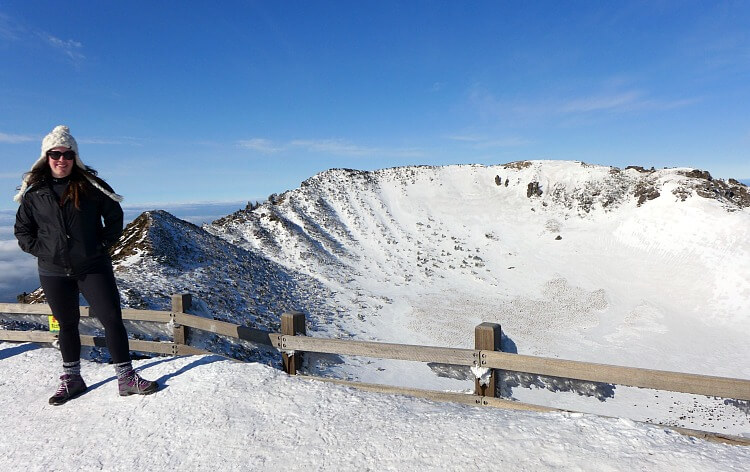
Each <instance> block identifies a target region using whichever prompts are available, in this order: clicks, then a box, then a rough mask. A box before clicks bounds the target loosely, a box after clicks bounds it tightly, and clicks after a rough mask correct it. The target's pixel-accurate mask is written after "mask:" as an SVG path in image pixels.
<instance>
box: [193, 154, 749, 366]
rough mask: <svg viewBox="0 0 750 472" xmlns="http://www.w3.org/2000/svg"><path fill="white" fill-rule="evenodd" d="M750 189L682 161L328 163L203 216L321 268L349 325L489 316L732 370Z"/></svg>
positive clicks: (589, 348)
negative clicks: (223, 212) (619, 164)
mask: <svg viewBox="0 0 750 472" xmlns="http://www.w3.org/2000/svg"><path fill="white" fill-rule="evenodd" d="M749 205H750V194H748V190H747V187H746V186H744V185H743V184H741V183H739V182H737V181H734V180H730V181H729V182H724V181H722V180H715V179H712V178H711V176H710V174H709V173H708V172H705V171H700V170H694V169H664V170H653V169H652V170H646V169H643V168H637V167H633V168H628V169H625V170H620V169H617V168H612V167H603V166H592V165H587V164H584V163H580V162H560V161H524V162H515V163H510V164H506V165H499V166H447V167H402V168H394V169H385V170H380V171H374V172H363V171H354V170H346V169H334V170H329V171H326V172H323V173H321V174H318V175H316V176H314V177H312V178H310V179H308V180H306V181H305V182H303V183H302V185H301V186H300V188H298V189H295V190H292V191H288V192H285V193H283V194H281V195H272V196H271V197H270V198H269V199H268V201H266V202H264V203H263V204H261V205H259V206H257V207H254V208H252V209H246V210H243V211H239V212H237V213H234V214H232V215H229V216H227V217H225V218H222V219H220V220H217V221H215V222H214V223H213V224H211V225H208V226H206V230H207V231H209V232H210V233H212V234H214V235H217V236H219V237H221V238H223V239H225V240H227V241H229V242H231V243H233V244H236V245H237V246H240V247H244V248H246V249H247V250H249V251H256V252H259V253H262V254H264V255H266V256H267V257H269V258H271V259H272V260H273V261H275V262H276V263H278V264H279V265H281V266H283V267H286V268H287V269H289V270H293V271H295V272H299V273H303V274H307V275H309V276H310V277H312V278H314V279H316V280H318V281H320V282H321V283H322V284H323V285H324V286H326V287H328V288H329V289H330V290H331V292H333V293H335V295H334V299H332V300H331V301H330V304H329V306H330V307H331V309H332V310H336V311H338V312H339V317H340V319H341V320H343V321H342V322H341V324H343V325H344V326H345V328H344V330H345V331H349V333H350V334H352V335H355V336H363V337H370V338H377V339H382V340H388V341H391V342H415V341H416V342H419V343H425V344H435V345H443V346H460V347H470V346H471V344H472V342H473V328H474V326H475V325H476V324H478V323H480V322H482V321H493V322H499V323H501V324H502V326H503V329H504V332H505V333H506V334H507V335H508V338H509V341H511V342H512V344H513V345H514V346H515V349H517V351H518V352H520V353H529V354H538V355H545V356H552V357H563V358H573V359H580V360H591V361H599V362H609V363H615V364H626V365H633V366H643V367H658V368H663V369H671V370H690V371H693V372H698V373H706V374H714V375H727V376H739V377H745V378H748V377H750V365H749V364H748V363H747V362H746V359H747V358H750V343H747V342H746V339H747V336H748V335H750V280H749V279H748V278H747V274H748V273H750V242H748V241H750V238H748V232H750V210H748V206H749ZM300 308H302V309H304V307H300ZM321 328H325V326H321Z"/></svg>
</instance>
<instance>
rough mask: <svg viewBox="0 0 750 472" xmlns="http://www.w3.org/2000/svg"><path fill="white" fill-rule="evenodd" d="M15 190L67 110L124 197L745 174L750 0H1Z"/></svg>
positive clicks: (2, 91) (3, 112) (3, 119)
mask: <svg viewBox="0 0 750 472" xmlns="http://www.w3.org/2000/svg"><path fill="white" fill-rule="evenodd" d="M0 61H2V64H3V66H2V72H0V153H1V154H2V156H3V163H4V166H3V170H2V171H0V184H2V188H4V189H5V190H3V191H2V195H4V197H3V198H0V209H7V210H11V209H13V208H15V204H14V202H12V200H11V199H12V196H13V194H14V189H15V188H16V186H17V185H18V183H19V178H20V175H21V174H22V173H23V172H24V171H26V170H28V168H29V166H30V165H31V164H32V163H33V161H34V160H35V159H36V158H37V157H38V155H39V144H40V140H41V138H42V137H43V136H44V135H45V134H46V133H47V132H49V131H50V130H51V129H52V128H53V127H54V126H55V125H57V124H67V125H68V126H70V128H71V130H72V132H73V134H74V135H75V136H76V138H77V139H78V141H79V147H80V150H81V156H82V158H83V160H84V162H85V163H86V164H88V165H90V166H92V167H94V168H96V169H98V170H99V171H100V173H101V175H102V176H103V177H104V178H105V179H106V180H108V181H109V182H110V183H111V184H112V185H113V187H114V188H115V189H116V190H117V191H118V193H121V194H123V195H124V196H125V197H126V204H129V205H138V206H149V205H151V206H154V207H158V206H161V205H167V204H173V203H180V202H182V203H185V202H205V201H212V202H230V201H234V202H238V201H247V200H262V199H265V197H267V196H268V195H269V194H271V193H278V192H283V191H285V190H289V189H293V188H296V187H297V186H299V184H300V182H301V181H303V180H305V179H306V178H308V177H310V176H312V175H314V174H315V173H317V172H320V171H323V170H325V169H328V168H331V167H350V168H357V169H377V168H382V167H391V166H400V165H416V164H429V165H442V164H456V163H480V164H500V163H505V162H509V161H514V160H519V159H574V160H583V161H586V162H590V163H595V164H604V165H614V166H618V167H624V166H627V165H643V166H646V167H651V166H654V167H657V168H660V167H665V166H669V167H671V166H691V167H698V168H701V169H705V170H709V171H710V172H711V173H712V174H713V175H714V176H717V177H723V178H729V177H733V178H738V179H746V178H750V112H748V108H749V106H748V104H750V80H749V79H750V2H744V1H736V2H691V1H675V2H669V1H647V2H635V1H633V2H628V1H616V2H605V1H591V2H577V1H572V2H557V1H555V2H541V1H540V2H522V1H521V2H507V1H492V2H482V1H445V2H440V1H434V0H433V1H408V2H407V1H402V2H391V1H387V0H380V1H355V2H351V1H339V2H326V1H284V2H279V1H241V2H240V1H224V2H187V1H164V2H161V1H160V2H143V1H132V2H90V1H89V2H83V1H75V0H72V1H67V2H64V3H62V4H61V3H60V2H46V1H28V0H4V1H3V2H1V3H0Z"/></svg>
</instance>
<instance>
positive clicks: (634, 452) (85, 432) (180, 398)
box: [0, 343, 750, 472]
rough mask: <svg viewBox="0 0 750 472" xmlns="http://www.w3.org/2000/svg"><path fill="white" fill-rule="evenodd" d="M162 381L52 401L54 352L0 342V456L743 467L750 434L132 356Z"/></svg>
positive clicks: (93, 376) (212, 360) (259, 465)
mask: <svg viewBox="0 0 750 472" xmlns="http://www.w3.org/2000/svg"><path fill="white" fill-rule="evenodd" d="M136 365H137V367H139V368H140V369H141V372H142V374H143V375H144V377H147V378H150V379H158V380H159V382H160V383H161V384H163V385H164V387H163V389H162V390H160V391H159V392H157V393H155V394H154V395H151V396H148V397H136V396H132V397H125V398H121V397H119V396H118V395H117V394H116V389H117V386H116V381H115V378H114V372H113V369H112V367H111V366H109V365H105V364H98V363H91V362H84V363H83V374H84V377H85V379H86V381H87V383H88V385H89V391H88V392H86V393H85V394H84V395H82V396H81V397H79V398H78V399H75V400H72V401H70V402H69V403H67V404H65V405H63V406H57V407H54V406H50V405H48V404H47V398H48V397H49V396H50V395H51V394H52V392H53V391H54V390H55V388H56V375H57V374H58V367H59V352H58V351H56V350H54V349H51V348H39V347H38V346H34V345H31V344H9V343H0V368H1V369H2V374H3V375H2V376H0V414H1V415H2V418H3V419H4V421H3V438H2V439H0V470H3V471H70V470H82V471H88V470H107V471H119V470H129V471H130V470H191V471H192V470H261V471H277V470H278V471H288V470H300V471H311V470H331V471H334V470H335V471H340V470H378V471H381V470H382V471H387V470H392V471H405V470H439V471H452V470H461V471H463V470H534V471H544V470H591V471H615V470H617V471H619V470H623V471H624V470H648V471H680V472H683V471H686V470H690V471H713V470H715V471H732V470H736V471H743V470H744V471H746V470H748V464H750V447H742V446H728V445H724V444H716V443H709V442H706V441H703V440H698V439H693V438H690V437H687V436H683V435H680V434H678V433H675V432H673V431H669V430H665V429H663V428H659V427H655V426H645V425H642V424H638V423H634V422H632V421H629V420H625V419H607V418H602V417H598V416H593V415H583V414H565V413H530V412H519V411H506V410H499V409H490V408H479V407H471V406H462V405H456V404H450V403H434V402H430V401H426V400H421V399H414V398H410V397H404V396H396V395H383V394H375V393H367V392H362V391H358V390H354V389H351V388H347V387H342V386H337V385H331V384H327V383H322V382H318V381H312V380H307V379H302V378H294V377H289V376H287V375H286V374H284V373H282V372H280V371H278V370H276V369H273V368H270V367H268V366H264V365H261V364H253V363H248V364H246V363H239V362H233V361H228V360H225V359H224V358H221V357H218V356H195V357H181V358H154V359H149V360H143V361H138V362H136Z"/></svg>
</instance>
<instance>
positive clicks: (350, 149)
mask: <svg viewBox="0 0 750 472" xmlns="http://www.w3.org/2000/svg"><path fill="white" fill-rule="evenodd" d="M289 145H290V146H292V147H296V148H302V149H306V150H308V151H312V152H324V153H328V154H336V155H342V156H365V155H372V154H377V149H375V148H367V147H362V146H357V145H355V144H351V143H348V142H346V141H344V140H340V139H296V140H294V141H291V142H290V143H289Z"/></svg>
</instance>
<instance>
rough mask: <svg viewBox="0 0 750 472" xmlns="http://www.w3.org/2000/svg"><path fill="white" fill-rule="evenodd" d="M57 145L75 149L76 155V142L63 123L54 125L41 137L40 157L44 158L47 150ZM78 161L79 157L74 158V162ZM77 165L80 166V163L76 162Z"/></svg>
mask: <svg viewBox="0 0 750 472" xmlns="http://www.w3.org/2000/svg"><path fill="white" fill-rule="evenodd" d="M58 146H65V147H66V148H69V149H72V150H73V151H75V153H76V157H78V143H77V142H76V140H75V138H74V137H73V135H72V134H70V128H68V127H67V126H65V125H58V126H55V129H53V130H52V131H51V132H50V133H49V134H48V135H47V136H45V137H44V139H42V154H41V156H40V157H45V158H46V157H47V151H49V150H50V149H53V148H56V147H58ZM79 161H80V159H76V164H78V162H79ZM78 167H81V165H80V164H78Z"/></svg>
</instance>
